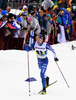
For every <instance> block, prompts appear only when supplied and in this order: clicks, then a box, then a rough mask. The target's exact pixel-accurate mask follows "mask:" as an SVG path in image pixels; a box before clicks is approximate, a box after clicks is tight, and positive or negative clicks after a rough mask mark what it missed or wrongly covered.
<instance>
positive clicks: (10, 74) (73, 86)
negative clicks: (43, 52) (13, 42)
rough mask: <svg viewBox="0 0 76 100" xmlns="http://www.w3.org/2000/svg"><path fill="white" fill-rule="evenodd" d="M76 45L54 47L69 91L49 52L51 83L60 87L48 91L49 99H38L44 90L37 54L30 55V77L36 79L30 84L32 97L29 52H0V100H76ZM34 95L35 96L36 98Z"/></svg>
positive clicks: (73, 42)
mask: <svg viewBox="0 0 76 100" xmlns="http://www.w3.org/2000/svg"><path fill="white" fill-rule="evenodd" d="M72 44H73V45H74V46H76V41H72V42H67V43H62V44H56V45H52V47H53V48H54V49H55V52H56V54H57V57H58V58H59V61H58V62H57V63H58V65H59V67H60V69H61V71H62V73H63V75H64V77H65V79H66V81H67V82H68V84H69V86H70V88H68V87H67V85H66V83H65V81H64V79H63V77H62V75H61V73H60V71H59V69H58V67H57V65H56V63H55V61H54V58H53V54H52V52H50V51H48V55H47V56H48V58H49V64H48V68H47V75H48V76H49V77H50V83H51V82H53V81H56V80H58V82H57V83H55V84H54V85H52V86H50V87H49V88H47V94H46V95H39V94H37V92H39V91H40V90H41V89H42V84H41V78H40V70H39V68H38V65H37V57H36V53H35V51H30V52H29V67H30V77H34V78H36V79H37V81H35V82H31V83H30V90H31V93H30V94H31V96H29V84H28V82H25V80H26V79H27V78H28V63H27V52H26V51H20V50H6V51H3V50H1V51H0V100H36V99H37V100H69V99H70V100H76V79H75V77H76V49H75V50H72V48H71V47H72ZM34 93H35V94H34Z"/></svg>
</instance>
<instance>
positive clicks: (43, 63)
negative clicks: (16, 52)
mask: <svg viewBox="0 0 76 100" xmlns="http://www.w3.org/2000/svg"><path fill="white" fill-rule="evenodd" d="M27 47H28V50H29V51H30V50H32V49H33V48H35V51H36V54H37V59H38V66H39V69H40V76H41V79H42V85H43V87H46V79H45V72H46V69H47V65H48V58H47V50H50V51H52V53H53V55H54V58H56V53H55V51H54V49H52V47H51V46H50V45H48V44H47V43H45V42H42V43H41V44H40V45H39V44H38V43H37V42H34V43H33V44H32V45H31V47H29V46H27V45H26V44H25V47H24V50H26V51H27Z"/></svg>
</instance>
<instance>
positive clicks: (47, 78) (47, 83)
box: [46, 76, 49, 87]
mask: <svg viewBox="0 0 76 100" xmlns="http://www.w3.org/2000/svg"><path fill="white" fill-rule="evenodd" d="M48 85H49V77H48V76H47V77H46V87H47V86H48Z"/></svg>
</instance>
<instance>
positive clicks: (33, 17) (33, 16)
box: [28, 11, 36, 30]
mask: <svg viewBox="0 0 76 100" xmlns="http://www.w3.org/2000/svg"><path fill="white" fill-rule="evenodd" d="M35 15H36V13H35V11H31V13H30V14H29V17H28V18H32V22H31V24H30V28H33V29H34V30H35V29H36V18H35Z"/></svg>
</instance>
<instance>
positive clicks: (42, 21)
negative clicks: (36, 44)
mask: <svg viewBox="0 0 76 100" xmlns="http://www.w3.org/2000/svg"><path fill="white" fill-rule="evenodd" d="M46 2H47V4H46ZM48 3H49V5H48ZM10 11H11V7H10V6H6V8H5V9H4V8H1V9H0V50H8V49H17V50H22V49H23V44H24V42H26V41H27V42H29V38H30V34H31V32H34V36H33V37H34V41H35V37H36V35H38V34H42V35H43V41H44V42H47V43H48V44H50V45H52V44H56V43H62V42H66V41H72V40H75V39H76V6H72V5H71V4H70V5H68V7H67V8H64V7H59V6H58V5H54V2H53V1H51V2H49V0H45V1H43V3H42V6H41V7H39V8H38V7H37V6H33V5H29V6H28V7H27V6H26V5H24V6H23V8H22V10H21V12H20V13H19V14H18V15H17V14H13V12H12V13H10ZM27 33H28V34H27ZM26 34H27V35H26ZM25 40H26V41H25Z"/></svg>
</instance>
